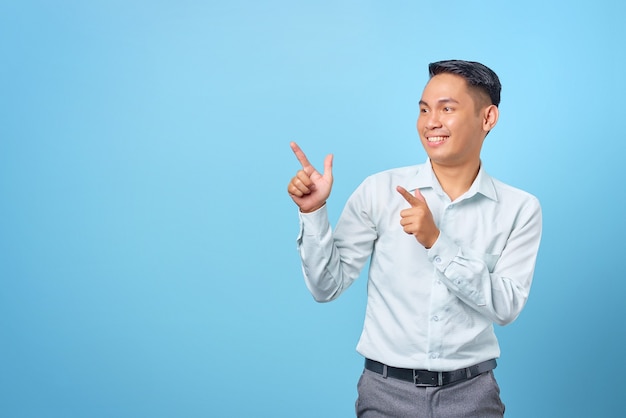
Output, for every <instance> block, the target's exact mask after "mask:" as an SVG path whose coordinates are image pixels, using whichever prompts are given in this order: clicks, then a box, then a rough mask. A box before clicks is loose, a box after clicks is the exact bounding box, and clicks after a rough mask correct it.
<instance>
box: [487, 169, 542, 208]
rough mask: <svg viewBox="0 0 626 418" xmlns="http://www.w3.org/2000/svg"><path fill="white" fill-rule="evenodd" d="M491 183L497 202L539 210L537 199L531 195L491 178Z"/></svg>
mask: <svg viewBox="0 0 626 418" xmlns="http://www.w3.org/2000/svg"><path fill="white" fill-rule="evenodd" d="M491 182H492V184H493V187H494V189H495V191H496V196H497V200H498V201H500V202H503V203H507V204H515V205H517V206H523V207H527V208H529V209H533V210H540V208H541V204H540V203H539V199H538V198H537V197H536V196H535V195H533V194H532V193H530V192H528V191H526V190H522V189H520V188H518V187H515V186H512V185H510V184H507V183H504V182H503V181H500V180H498V179H496V178H493V177H491Z"/></svg>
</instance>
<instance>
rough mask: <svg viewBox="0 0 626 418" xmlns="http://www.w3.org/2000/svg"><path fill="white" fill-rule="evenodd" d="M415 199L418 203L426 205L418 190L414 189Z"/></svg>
mask: <svg viewBox="0 0 626 418" xmlns="http://www.w3.org/2000/svg"><path fill="white" fill-rule="evenodd" d="M415 197H416V198H417V200H419V201H420V202H424V203H426V199H425V198H424V196H422V192H420V189H415Z"/></svg>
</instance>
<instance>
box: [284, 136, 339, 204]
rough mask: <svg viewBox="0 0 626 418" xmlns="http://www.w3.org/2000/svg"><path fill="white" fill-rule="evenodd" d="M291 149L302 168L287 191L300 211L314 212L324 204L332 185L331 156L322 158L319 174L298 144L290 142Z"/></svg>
mask: <svg viewBox="0 0 626 418" xmlns="http://www.w3.org/2000/svg"><path fill="white" fill-rule="evenodd" d="M290 145H291V149H292V150H293V153H294V154H296V158H297V159H298V161H300V165H302V169H301V170H298V172H297V173H296V175H295V177H294V178H292V179H291V181H290V182H289V185H288V186H287V192H288V193H289V196H291V198H292V199H293V201H294V202H295V203H296V205H298V207H299V208H300V211H301V212H305V213H306V212H314V211H316V210H317V209H319V208H321V207H322V206H324V204H325V203H326V199H328V196H330V191H331V189H332V186H333V156H332V154H329V155H327V156H326V158H325V159H324V173H323V174H320V173H319V172H318V171H317V170H316V169H315V167H313V165H311V163H310V162H309V160H308V158H307V157H306V155H305V154H304V152H302V150H301V149H300V147H299V146H298V144H296V143H295V142H292V143H291V144H290Z"/></svg>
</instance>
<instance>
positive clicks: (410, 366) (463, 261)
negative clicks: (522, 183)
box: [288, 60, 541, 418]
mask: <svg viewBox="0 0 626 418" xmlns="http://www.w3.org/2000/svg"><path fill="white" fill-rule="evenodd" d="M429 72H430V79H429V81H428V83H427V84H426V86H425V88H424V91H423V93H422V98H421V100H420V102H419V103H420V113H419V117H418V120H417V130H418V133H419V136H420V140H421V142H422V146H423V147H424V149H425V150H426V153H427V155H428V159H427V161H426V163H424V164H421V165H416V166H411V167H404V168H397V169H392V170H388V171H385V172H382V173H378V174H375V175H373V176H370V177H368V178H367V179H365V181H364V182H363V183H362V184H361V185H360V186H359V187H358V188H357V189H356V191H355V192H354V193H353V194H352V196H351V197H350V198H349V200H348V202H347V203H346V206H345V208H344V210H343V212H342V214H341V217H340V219H339V221H338V222H337V225H336V228H335V231H334V232H332V231H331V227H330V225H329V221H328V216H327V210H326V206H325V205H326V201H327V199H328V197H329V195H330V192H331V187H332V183H333V177H332V155H328V156H327V157H326V159H325V161H324V171H323V173H320V172H318V171H317V170H316V169H315V168H314V167H313V166H312V165H311V163H310V162H309V161H308V159H307V157H306V156H305V154H304V153H303V152H302V150H301V149H300V148H299V147H298V145H296V144H295V143H291V147H292V149H293V151H294V153H295V155H296V157H297V159H298V161H299V162H300V163H301V165H302V169H301V170H299V171H298V172H297V174H296V176H295V177H293V179H292V180H291V181H290V183H289V185H288V193H289V195H290V196H291V198H292V199H293V201H294V202H295V203H296V204H297V205H298V207H299V209H300V211H299V213H300V215H299V216H300V223H301V230H300V234H299V236H298V247H299V251H300V255H301V258H302V269H303V273H304V276H305V282H306V284H307V286H308V288H309V290H310V291H311V293H312V295H313V297H314V298H315V299H316V300H317V301H320V302H325V301H330V300H333V299H335V298H337V297H338V296H339V295H340V294H341V293H342V292H343V291H344V290H345V289H347V288H348V287H349V286H350V284H351V283H352V282H353V281H354V280H355V279H356V278H357V277H358V276H359V274H360V271H361V269H362V267H363V266H364V264H365V263H366V261H367V259H368V258H369V257H371V260H370V269H369V279H368V301H367V308H366V314H365V323H364V326H363V332H362V334H361V338H360V340H359V342H358V345H357V351H358V352H359V353H361V354H362V355H363V356H364V357H365V359H366V360H365V369H364V371H363V374H362V376H361V378H360V380H359V384H358V399H357V402H356V412H357V415H358V416H360V417H380V416H388V417H438V418H439V417H481V418H485V417H502V416H503V414H504V405H503V404H502V402H501V399H500V390H499V387H498V385H497V383H496V381H495V379H494V376H493V371H492V370H493V369H494V368H495V367H496V360H495V359H496V358H498V357H499V355H500V349H499V346H498V342H497V339H496V336H495V333H494V328H493V323H494V322H495V323H496V324H499V325H505V324H508V323H510V322H512V321H513V320H514V319H515V318H517V316H518V315H519V314H520V312H521V310H522V308H523V307H524V305H525V303H526V300H527V298H528V293H529V290H530V285H531V281H532V277H533V272H534V267H535V259H536V255H537V251H538V248H539V241H540V237H541V208H540V205H539V202H538V200H537V199H536V198H535V197H534V196H532V195H530V194H528V193H526V192H524V191H521V190H519V189H516V188H513V187H511V186H508V185H506V184H504V183H501V182H499V181H498V180H496V179H494V178H492V177H490V176H489V175H488V174H487V173H486V171H485V169H484V168H483V166H482V164H481V159H480V152H481V148H482V145H483V142H484V140H485V137H486V136H487V134H488V133H489V132H490V131H491V130H492V129H493V128H494V126H495V125H496V123H497V121H498V116H499V111H498V105H499V103H500V90H501V86H500V81H499V79H498V76H497V75H496V74H495V73H494V72H493V71H492V70H491V69H489V68H487V67H486V66H484V65H482V64H480V63H477V62H470V61H457V60H452V61H441V62H436V63H432V64H430V65H429Z"/></svg>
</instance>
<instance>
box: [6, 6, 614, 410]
mask: <svg viewBox="0 0 626 418" xmlns="http://www.w3.org/2000/svg"><path fill="white" fill-rule="evenodd" d="M625 16H626V8H625V6H624V3H623V2H620V1H617V0H616V1H601V0H600V1H596V2H570V3H569V4H568V3H565V2H548V1H538V0H530V1H525V2H501V1H491V0H487V1H480V2H478V1H448V2H441V3H439V2H422V1H386V2H383V1H373V0H370V1H356V0H333V1H330V0H323V1H316V2H313V1H303V2H291V1H286V0H275V1H258V2H254V1H242V0H235V1H228V2H217V1H194V0H178V1H165V0H161V1H158V0H157V1H141V0H123V1H122V0H110V1H101V0H95V1H55V2H52V1H33V0H22V1H17V0H16V1H8V0H3V1H1V2H0V416H3V417H5V416H6V417H13V418H20V417H206V416H214V417H256V416H268V417H269V416H271V417H349V416H353V405H354V400H355V398H356V389H355V386H356V381H357V379H358V376H359V374H360V371H361V368H362V359H361V358H360V357H359V355H358V354H357V353H356V352H355V350H354V348H355V345H356V342H357V339H358V336H359V333H360V329H361V325H362V319H363V314H364V303H365V280H364V278H362V279H361V280H358V281H357V282H356V283H355V285H354V286H353V288H351V289H350V290H349V291H348V292H347V293H346V294H344V295H343V296H342V297H341V298H340V299H339V300H337V301H335V302H333V303H331V304H317V303H315V302H314V301H313V299H312V298H311V296H310V295H309V294H308V292H307V290H306V287H305V285H304V283H303V280H302V277H301V272H300V266H299V260H298V255H297V252H296V249H295V238H296V234H297V230H298V219H297V212H296V208H295V206H294V205H293V203H292V202H291V200H290V199H289V197H288V196H287V193H286V185H287V182H288V181H289V179H290V178H291V176H292V175H293V174H294V173H295V171H296V170H297V169H298V167H299V166H298V163H297V161H296V159H295V158H294V156H293V154H292V153H291V150H290V148H289V141H291V140H296V141H297V142H298V143H299V144H300V145H301V146H302V147H303V149H304V150H305V152H307V154H308V155H309V157H310V159H311V161H312V162H313V163H314V164H315V165H317V166H319V168H321V166H322V161H323V158H324V155H326V154H327V153H331V152H332V153H334V154H335V170H334V173H335V188H334V190H333V194H332V196H331V200H330V202H329V208H330V216H331V218H332V220H333V222H334V221H335V220H336V219H337V217H338V215H339V213H340V211H341V209H342V207H343V204H344V202H345V200H346V199H347V197H348V195H349V194H350V193H351V192H352V190H353V189H354V188H355V187H356V186H357V185H358V184H359V183H360V181H361V180H362V179H363V178H364V177H365V176H367V175H368V174H371V173H373V172H376V171H380V170H383V169H387V168H392V167H396V166H402V165H408V164H415V163H421V162H423V161H424V160H425V154H424V152H423V150H422V149H421V146H420V144H419V140H418V137H417V134H416V132H415V127H414V125H415V120H416V117H417V109H418V105H417V101H418V100H419V97H420V95H421V91H422V88H423V87H424V85H425V83H426V81H427V64H428V63H429V62H432V61H436V60H440V59H449V58H461V59H470V60H478V61H481V62H484V63H485V64H487V65H489V66H490V67H492V68H493V69H494V70H495V71H496V72H497V73H498V74H499V76H500V78H501V81H502V83H503V86H504V88H503V101H502V105H501V107H500V109H501V119H500V121H499V124H498V126H497V127H496V129H495V130H494V131H493V133H492V134H491V135H490V136H489V137H488V139H487V142H486V144H485V147H484V152H483V161H484V164H485V166H486V168H487V170H488V171H489V172H490V174H492V175H494V176H495V177H497V178H499V179H501V180H503V181H505V182H508V183H511V184H513V185H515V186H518V187H520V188H523V189H526V190H528V191H530V192H532V193H534V194H535V195H537V196H538V197H539V198H540V200H541V202H542V205H543V210H544V238H543V241H542V246H541V250H540V255H539V259H538V263H537V269H536V275H535V282H534V285H533V289H532V292H531V297H530V300H529V302H528V305H527V307H526V309H525V311H524V312H523V313H522V315H521V316H520V318H519V319H518V320H517V321H516V322H515V323H513V324H511V325H510V326H507V327H504V328H498V329H497V332H498V335H499V338H500V341H501V346H502V353H503V354H502V358H501V361H500V366H499V367H498V369H497V371H496V375H497V377H498V379H499V382H500V385H501V387H502V397H503V400H504V401H505V403H506V405H507V411H508V412H507V417H509V418H515V417H529V416H533V417H550V418H553V417H590V416H594V417H612V416H622V414H623V412H620V410H623V402H622V399H621V397H622V392H623V389H624V380H623V377H624V375H625V374H626V360H625V359H624V352H625V350H624V349H625V344H624V336H625V335H624V334H625V330H624V325H623V317H624V314H625V313H626V310H625V308H624V302H623V299H624V298H623V295H624V292H625V291H626V285H625V284H624V283H625V277H624V276H625V275H624V272H623V271H622V269H621V268H620V261H621V260H622V258H623V245H622V244H620V242H621V240H622V239H623V237H624V236H625V235H626V226H625V223H624V213H625V207H624V206H625V204H624V199H623V196H622V194H623V192H624V184H623V183H624V179H625V166H626V164H625V163H624V158H623V154H622V152H623V148H624V147H623V143H624V139H625V138H624V132H623V120H624V112H623V109H622V107H621V106H623V101H624V97H625V94H626V82H625V81H624V75H623V69H624V67H625V66H626V48H624V44H623V40H624V39H626V29H625V26H626V25H625V24H624V21H625V20H624V18H625Z"/></svg>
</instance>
